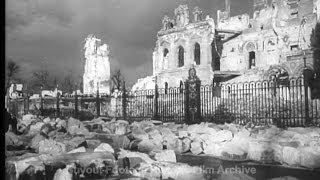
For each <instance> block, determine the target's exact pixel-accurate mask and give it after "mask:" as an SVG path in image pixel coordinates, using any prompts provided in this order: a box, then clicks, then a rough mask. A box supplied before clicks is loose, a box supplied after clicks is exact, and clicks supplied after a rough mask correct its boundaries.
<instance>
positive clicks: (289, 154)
mask: <svg viewBox="0 0 320 180" xmlns="http://www.w3.org/2000/svg"><path fill="white" fill-rule="evenodd" d="M282 155H283V158H282V161H283V162H284V163H286V164H288V165H290V166H293V165H300V164H301V161H300V158H301V152H300V151H299V150H298V149H297V148H293V147H288V146H285V147H283V151H282Z"/></svg>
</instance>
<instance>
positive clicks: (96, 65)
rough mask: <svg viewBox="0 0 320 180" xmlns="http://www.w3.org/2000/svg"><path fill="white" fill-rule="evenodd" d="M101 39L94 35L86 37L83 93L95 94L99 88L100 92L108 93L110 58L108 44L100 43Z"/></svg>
mask: <svg viewBox="0 0 320 180" xmlns="http://www.w3.org/2000/svg"><path fill="white" fill-rule="evenodd" d="M101 44H102V43H101V39H97V38H96V37H95V36H94V35H89V36H88V37H87V38H86V41H85V45H84V49H85V60H86V62H85V67H84V75H83V93H84V94H95V93H96V92H97V90H98V89H99V93H101V94H110V60H109V52H110V50H109V46H108V45H107V44H103V45H101Z"/></svg>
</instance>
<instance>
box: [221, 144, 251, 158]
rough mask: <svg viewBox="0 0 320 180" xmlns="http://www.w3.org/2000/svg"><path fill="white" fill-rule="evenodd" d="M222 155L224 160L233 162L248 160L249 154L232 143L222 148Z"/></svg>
mask: <svg viewBox="0 0 320 180" xmlns="http://www.w3.org/2000/svg"><path fill="white" fill-rule="evenodd" d="M222 155H223V157H224V158H227V159H231V160H233V159H234V160H245V159H246V158H247V152H245V151H244V150H243V148H242V147H240V146H238V145H236V144H233V143H230V142H227V143H225V144H224V145H223V146H222Z"/></svg>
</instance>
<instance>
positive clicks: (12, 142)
mask: <svg viewBox="0 0 320 180" xmlns="http://www.w3.org/2000/svg"><path fill="white" fill-rule="evenodd" d="M22 145H24V143H23V141H22V140H21V138H20V137H19V136H17V135H16V134H14V133H13V132H10V131H9V132H6V134H5V146H6V147H8V146H13V147H18V146H22Z"/></svg>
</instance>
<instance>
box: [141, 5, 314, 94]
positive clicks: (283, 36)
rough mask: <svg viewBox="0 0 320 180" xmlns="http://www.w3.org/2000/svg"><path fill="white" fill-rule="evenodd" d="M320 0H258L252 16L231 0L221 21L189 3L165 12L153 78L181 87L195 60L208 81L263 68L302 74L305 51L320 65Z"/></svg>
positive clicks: (202, 77) (163, 85) (219, 16)
mask: <svg viewBox="0 0 320 180" xmlns="http://www.w3.org/2000/svg"><path fill="white" fill-rule="evenodd" d="M319 1H320V0H271V1H270V0H254V7H253V8H254V13H253V17H252V18H251V17H250V15H248V14H242V15H238V16H234V17H231V16H230V0H226V9H225V10H224V11H220V10H219V11H218V12H217V20H216V22H215V21H214V20H213V19H212V18H210V17H209V16H204V14H203V12H202V11H201V10H200V9H199V8H197V7H196V8H194V9H193V11H192V13H190V12H189V9H188V7H187V6H186V5H180V6H179V7H178V8H177V9H176V10H175V17H174V19H171V18H169V17H168V16H165V17H164V18H163V20H162V29H161V30H160V31H159V32H158V39H157V42H156V46H155V49H154V52H153V75H152V76H151V77H152V78H150V77H148V78H149V79H152V81H153V82H150V83H157V84H158V85H159V87H160V88H166V87H178V86H180V85H181V84H183V83H184V81H185V79H187V76H188V69H189V68H190V67H191V66H192V65H194V66H195V68H196V70H197V75H198V76H199V78H200V80H201V81H202V84H211V83H212V79H213V78H219V79H220V80H221V81H229V80H230V79H236V77H241V76H243V77H245V76H246V74H250V73H252V72H257V71H258V72H263V73H264V74H268V73H269V74H272V73H285V74H287V75H288V77H295V76H299V75H301V73H302V70H303V68H304V60H303V59H304V57H306V66H307V68H308V69H309V70H310V71H314V69H315V68H317V67H315V66H316V65H315V64H313V62H314V61H313V53H312V50H311V46H310V37H311V32H312V29H313V28H314V27H315V25H316V23H317V22H319V19H320V17H319V16H320V15H319V9H320V7H319ZM190 14H192V16H191V17H190ZM242 79H243V78H242ZM244 79H245V78H244ZM140 82H144V83H148V82H146V81H140ZM139 86H140V87H146V85H145V84H144V85H142V84H141V85H139V84H136V85H135V87H136V88H135V90H138V89H139V88H137V87H139Z"/></svg>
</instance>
